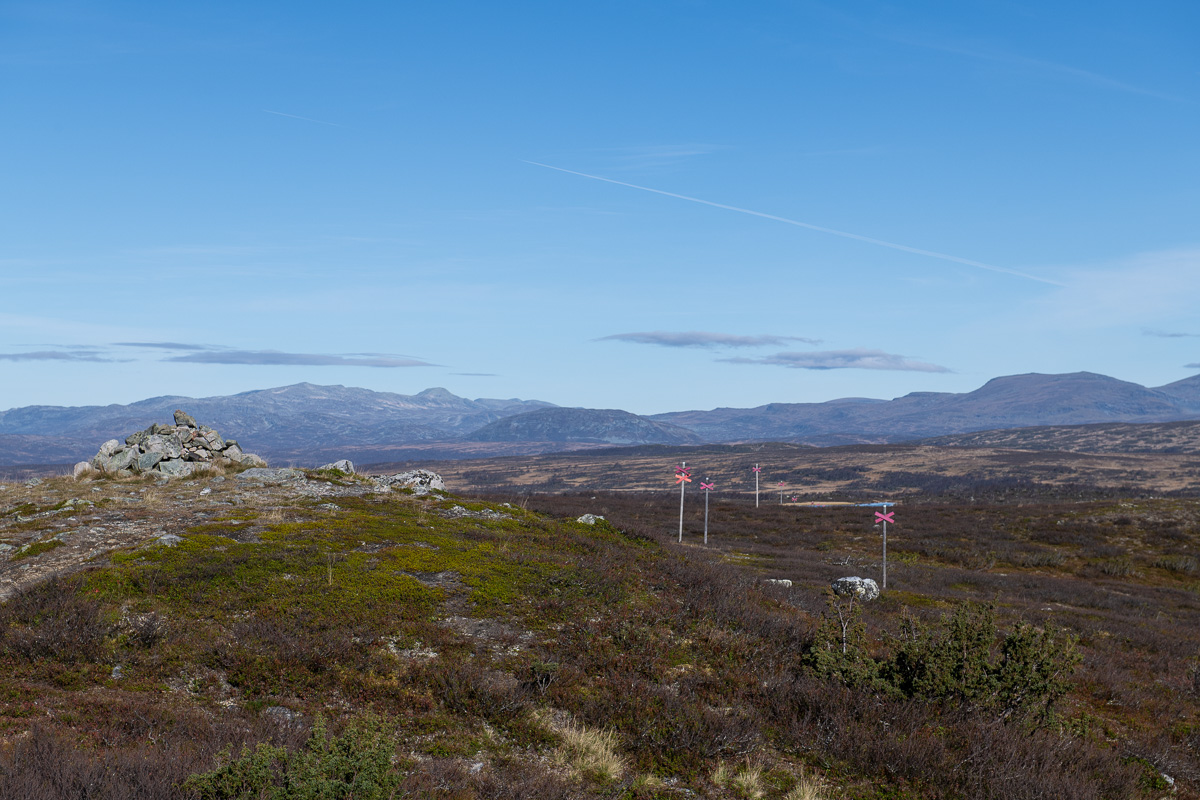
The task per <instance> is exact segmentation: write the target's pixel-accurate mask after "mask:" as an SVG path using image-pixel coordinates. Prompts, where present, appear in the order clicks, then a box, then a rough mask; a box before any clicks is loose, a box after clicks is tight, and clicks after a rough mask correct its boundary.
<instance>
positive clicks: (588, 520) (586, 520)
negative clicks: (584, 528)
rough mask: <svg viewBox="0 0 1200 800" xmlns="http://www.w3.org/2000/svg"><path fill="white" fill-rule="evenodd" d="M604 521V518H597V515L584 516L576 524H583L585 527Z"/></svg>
mask: <svg viewBox="0 0 1200 800" xmlns="http://www.w3.org/2000/svg"><path fill="white" fill-rule="evenodd" d="M600 519H604V517H599V516H596V515H595V514H584V515H583V516H582V517H580V518H579V519H577V520H575V521H576V522H582V523H583V524H584V525H595V524H596V520H600Z"/></svg>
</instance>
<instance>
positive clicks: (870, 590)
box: [829, 577, 879, 600]
mask: <svg viewBox="0 0 1200 800" xmlns="http://www.w3.org/2000/svg"><path fill="white" fill-rule="evenodd" d="M829 586H830V588H831V589H833V593H834V594H836V595H838V596H839V597H857V598H859V599H861V600H874V599H875V598H876V597H879V584H877V583H875V581H873V580H871V579H870V578H858V577H854V578H838V579H837V580H836V581H834V582H833V583H831V584H830V585H829Z"/></svg>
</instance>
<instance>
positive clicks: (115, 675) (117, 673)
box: [112, 664, 124, 681]
mask: <svg viewBox="0 0 1200 800" xmlns="http://www.w3.org/2000/svg"><path fill="white" fill-rule="evenodd" d="M123 674H124V671H123V670H122V669H121V665H120V664H118V665H117V666H115V667H113V668H112V679H113V680H114V681H119V680H121V676H122V675H123Z"/></svg>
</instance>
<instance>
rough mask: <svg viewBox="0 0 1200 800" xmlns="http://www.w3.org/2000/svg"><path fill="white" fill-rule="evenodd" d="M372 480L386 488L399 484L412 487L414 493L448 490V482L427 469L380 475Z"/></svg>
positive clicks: (401, 486)
mask: <svg viewBox="0 0 1200 800" xmlns="http://www.w3.org/2000/svg"><path fill="white" fill-rule="evenodd" d="M371 480H372V481H374V482H375V483H376V484H377V485H379V486H380V487H382V488H386V489H390V488H392V487H397V486H398V487H400V488H402V489H412V491H413V494H429V492H444V491H446V482H445V481H443V480H442V476H441V475H438V474H437V473H436V472H430V471H429V470H427V469H412V470H409V471H408V472H397V473H396V474H395V475H380V476H377V477H374V478H372V479H371Z"/></svg>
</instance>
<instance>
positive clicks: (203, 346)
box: [113, 342, 221, 350]
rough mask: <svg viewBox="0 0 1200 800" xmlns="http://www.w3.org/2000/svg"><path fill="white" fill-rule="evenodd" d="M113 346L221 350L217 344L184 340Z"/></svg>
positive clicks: (116, 345) (124, 343)
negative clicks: (186, 341) (184, 341)
mask: <svg viewBox="0 0 1200 800" xmlns="http://www.w3.org/2000/svg"><path fill="white" fill-rule="evenodd" d="M113 347H144V348H148V349H151V350H220V349H221V348H220V347H218V346H216V345H209V344H185V343H183V342H113Z"/></svg>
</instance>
